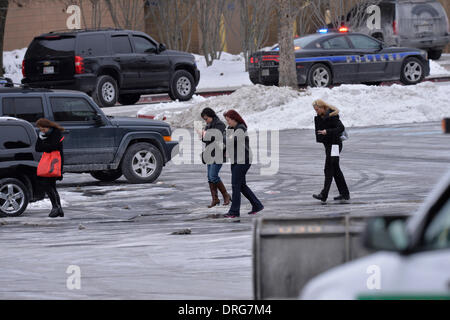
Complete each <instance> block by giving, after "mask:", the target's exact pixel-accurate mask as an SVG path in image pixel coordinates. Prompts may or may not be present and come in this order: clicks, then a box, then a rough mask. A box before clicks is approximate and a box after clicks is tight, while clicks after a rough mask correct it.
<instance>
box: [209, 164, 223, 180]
mask: <svg viewBox="0 0 450 320" xmlns="http://www.w3.org/2000/svg"><path fill="white" fill-rule="evenodd" d="M220 169H222V164H216V163H213V164H208V165H207V170H208V182H210V183H219V182H220V181H221V180H220V177H219V172H220Z"/></svg>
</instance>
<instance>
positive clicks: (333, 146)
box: [313, 99, 350, 204]
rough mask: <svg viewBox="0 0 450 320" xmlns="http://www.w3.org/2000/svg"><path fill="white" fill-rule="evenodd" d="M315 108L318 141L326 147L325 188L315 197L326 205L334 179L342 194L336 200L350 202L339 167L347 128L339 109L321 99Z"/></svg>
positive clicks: (315, 103)
mask: <svg viewBox="0 0 450 320" xmlns="http://www.w3.org/2000/svg"><path fill="white" fill-rule="evenodd" d="M313 107H314V110H315V111H316V114H317V115H316V116H315V118H314V124H315V129H316V130H315V133H316V141H317V143H322V144H323V145H324V147H325V170H324V172H325V182H324V187H323V189H322V191H321V192H320V193H319V194H314V195H313V197H314V198H315V199H317V200H320V201H321V202H322V204H325V203H326V201H327V199H328V193H329V191H330V187H331V183H332V182H333V178H334V181H335V182H336V185H337V187H338V190H339V193H340V195H339V196H338V197H335V198H334V200H336V201H342V202H344V201H348V200H350V191H349V190H348V186H347V183H346V181H345V177H344V174H343V173H342V171H341V168H340V165H339V158H340V154H341V152H342V147H343V146H342V139H341V136H342V134H343V133H344V131H345V127H344V125H343V124H342V122H341V120H340V119H339V109H338V108H336V107H334V106H332V105H330V104H328V103H326V102H325V101H323V100H320V99H319V100H316V101H314V102H313Z"/></svg>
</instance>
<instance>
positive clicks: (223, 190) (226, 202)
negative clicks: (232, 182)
mask: <svg viewBox="0 0 450 320" xmlns="http://www.w3.org/2000/svg"><path fill="white" fill-rule="evenodd" d="M217 188H219V190H220V193H221V194H222V196H223V205H224V206H228V205H229V204H230V201H231V196H230V194H229V193H228V192H227V189H226V188H225V186H224V185H223V182H222V181H220V182H219V183H217Z"/></svg>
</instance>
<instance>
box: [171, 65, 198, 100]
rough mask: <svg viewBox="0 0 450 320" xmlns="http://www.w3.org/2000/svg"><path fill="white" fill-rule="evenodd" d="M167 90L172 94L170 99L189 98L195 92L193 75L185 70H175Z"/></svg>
mask: <svg viewBox="0 0 450 320" xmlns="http://www.w3.org/2000/svg"><path fill="white" fill-rule="evenodd" d="M169 90H170V91H171V94H172V96H173V97H172V96H171V99H172V100H180V101H188V100H190V99H191V98H192V96H193V95H194V93H195V81H194V77H193V76H192V74H190V73H189V72H188V71H186V70H177V71H175V73H174V74H173V77H172V80H171V81H170V88H169ZM169 96H170V95H169ZM174 98H175V99H174Z"/></svg>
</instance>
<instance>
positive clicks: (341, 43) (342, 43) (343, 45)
mask: <svg viewBox="0 0 450 320" xmlns="http://www.w3.org/2000/svg"><path fill="white" fill-rule="evenodd" d="M321 46H322V48H324V49H350V45H349V44H348V42H347V39H346V38H345V37H335V38H332V39H328V40H326V41H323V42H322V43H321Z"/></svg>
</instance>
